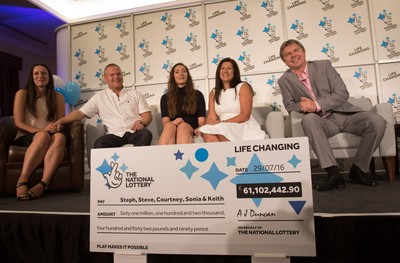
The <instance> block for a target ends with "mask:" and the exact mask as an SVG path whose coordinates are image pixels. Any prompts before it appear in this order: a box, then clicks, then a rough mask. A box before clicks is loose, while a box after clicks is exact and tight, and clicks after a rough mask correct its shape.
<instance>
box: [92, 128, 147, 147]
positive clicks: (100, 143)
mask: <svg viewBox="0 0 400 263" xmlns="http://www.w3.org/2000/svg"><path fill="white" fill-rule="evenodd" d="M152 139H153V135H152V134H151V132H150V131H149V130H148V129H141V130H138V131H135V132H134V133H130V132H126V133H125V134H124V135H123V136H122V137H119V136H116V135H114V134H106V135H103V136H101V137H100V138H98V139H97V140H96V141H95V142H94V148H111V147H121V146H123V145H125V144H133V145H135V146H146V145H150V144H151V140H152Z"/></svg>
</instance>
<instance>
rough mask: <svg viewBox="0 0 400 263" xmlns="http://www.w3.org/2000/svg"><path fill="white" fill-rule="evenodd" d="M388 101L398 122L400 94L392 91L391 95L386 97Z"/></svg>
mask: <svg viewBox="0 0 400 263" xmlns="http://www.w3.org/2000/svg"><path fill="white" fill-rule="evenodd" d="M388 103H389V104H391V105H392V106H393V115H394V119H395V121H396V123H400V96H397V94H396V93H393V95H392V97H390V98H389V99H388Z"/></svg>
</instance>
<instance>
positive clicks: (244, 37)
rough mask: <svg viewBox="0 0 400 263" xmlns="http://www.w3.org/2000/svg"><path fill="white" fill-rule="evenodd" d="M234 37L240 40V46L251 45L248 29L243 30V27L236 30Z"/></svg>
mask: <svg viewBox="0 0 400 263" xmlns="http://www.w3.org/2000/svg"><path fill="white" fill-rule="evenodd" d="M236 35H237V36H239V37H240V38H241V39H242V46H247V45H250V44H251V43H253V40H252V39H250V38H249V37H250V36H249V29H247V28H245V27H244V26H242V27H241V28H240V29H238V31H237V32H236Z"/></svg>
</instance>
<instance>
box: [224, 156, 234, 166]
mask: <svg viewBox="0 0 400 263" xmlns="http://www.w3.org/2000/svg"><path fill="white" fill-rule="evenodd" d="M226 161H227V164H226V166H236V157H226Z"/></svg>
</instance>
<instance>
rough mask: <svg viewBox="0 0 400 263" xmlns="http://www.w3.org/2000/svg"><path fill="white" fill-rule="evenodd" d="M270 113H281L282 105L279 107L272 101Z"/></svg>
mask: <svg viewBox="0 0 400 263" xmlns="http://www.w3.org/2000/svg"><path fill="white" fill-rule="evenodd" d="M271 107H272V111H279V112H281V111H282V105H280V104H279V103H278V102H276V101H274V102H273V103H272V105H271Z"/></svg>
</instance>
